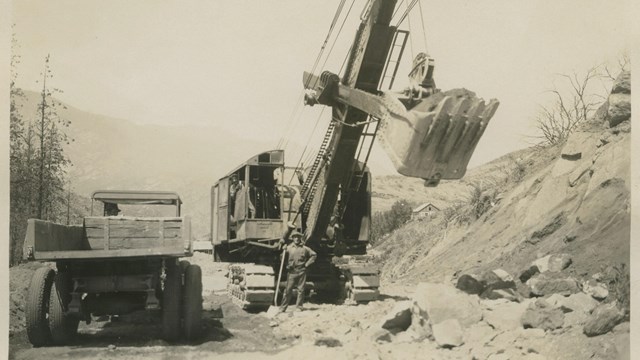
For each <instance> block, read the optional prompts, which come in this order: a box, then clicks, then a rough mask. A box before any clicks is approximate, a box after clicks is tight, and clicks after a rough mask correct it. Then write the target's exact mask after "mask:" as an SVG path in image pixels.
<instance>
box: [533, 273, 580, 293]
mask: <svg viewBox="0 0 640 360" xmlns="http://www.w3.org/2000/svg"><path fill="white" fill-rule="evenodd" d="M527 285H529V287H530V289H531V295H532V296H547V295H551V294H560V295H564V296H569V295H571V294H575V293H578V292H580V284H579V283H578V281H577V280H576V279H574V278H572V277H570V276H566V275H564V274H562V273H549V272H547V273H542V274H538V275H536V276H534V277H532V278H531V279H529V280H528V281H527Z"/></svg>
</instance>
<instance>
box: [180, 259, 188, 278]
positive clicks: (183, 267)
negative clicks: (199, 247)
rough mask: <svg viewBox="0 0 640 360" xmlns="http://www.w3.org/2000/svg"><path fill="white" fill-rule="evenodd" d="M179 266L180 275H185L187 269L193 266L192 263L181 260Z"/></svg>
mask: <svg viewBox="0 0 640 360" xmlns="http://www.w3.org/2000/svg"><path fill="white" fill-rule="evenodd" d="M178 264H179V265H180V273H181V274H183V275H184V274H185V272H186V271H187V268H188V267H189V265H191V263H190V262H188V261H187V260H180V262H179V263H178Z"/></svg>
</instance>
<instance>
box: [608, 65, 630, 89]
mask: <svg viewBox="0 0 640 360" xmlns="http://www.w3.org/2000/svg"><path fill="white" fill-rule="evenodd" d="M611 93H612V94H631V72H630V71H623V72H621V73H620V74H619V75H618V77H617V78H616V80H615V81H614V82H613V86H612V87H611Z"/></svg>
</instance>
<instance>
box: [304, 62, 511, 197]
mask: <svg viewBox="0 0 640 360" xmlns="http://www.w3.org/2000/svg"><path fill="white" fill-rule="evenodd" d="M303 81H304V84H305V89H307V90H310V92H308V93H307V94H305V103H306V104H308V105H313V104H317V103H320V104H323V105H334V104H335V103H343V104H346V105H349V106H353V107H355V108H357V109H360V110H362V111H364V112H366V113H368V114H370V115H371V116H373V117H375V118H377V119H379V121H380V125H379V127H378V132H377V136H378V138H379V139H380V143H381V144H382V148H383V149H385V151H386V152H387V155H389V157H390V158H391V161H392V162H393V164H394V166H395V168H396V170H397V171H398V172H399V173H400V174H402V175H405V176H411V177H419V178H423V179H425V181H426V183H425V185H426V186H437V185H438V183H439V182H440V180H442V179H445V180H455V179H460V178H462V177H463V176H464V174H465V173H466V171H467V165H468V164H469V160H470V159H471V155H473V151H474V150H475V148H476V145H477V144H478V141H479V140H480V137H481V136H482V134H483V133H484V130H485V128H486V127H487V124H488V123H489V120H491V118H492V117H493V115H494V114H495V112H496V109H497V108H498V105H499V102H498V100H495V99H492V100H491V101H489V103H488V104H485V102H484V100H482V99H479V98H478V97H476V95H475V93H474V92H472V91H469V90H466V89H454V90H449V91H445V92H441V91H437V92H431V91H430V92H429V95H428V96H426V97H422V95H421V94H420V93H419V92H418V94H419V95H418V97H417V98H412V97H407V96H406V94H404V93H403V94H400V95H399V94H396V93H392V92H386V93H382V94H371V93H368V92H365V91H363V90H360V89H354V88H349V87H346V86H344V85H342V84H340V83H339V78H338V76H337V75H334V74H332V73H329V72H324V73H322V75H321V76H319V77H318V76H316V75H313V74H310V73H307V72H305V73H304V76H303ZM355 125H359V124H355Z"/></svg>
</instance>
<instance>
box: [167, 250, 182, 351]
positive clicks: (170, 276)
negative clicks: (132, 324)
mask: <svg viewBox="0 0 640 360" xmlns="http://www.w3.org/2000/svg"><path fill="white" fill-rule="evenodd" d="M165 271H166V278H165V280H164V290H163V291H162V336H163V338H164V339H165V340H166V341H176V340H178V337H179V336H180V300H181V298H182V292H181V290H182V289H181V288H182V276H181V275H182V274H181V273H180V266H179V265H178V264H177V263H176V261H175V260H173V259H171V260H170V261H167V263H166V269H165Z"/></svg>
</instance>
